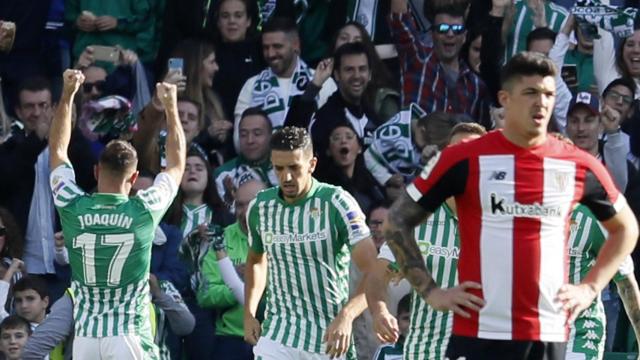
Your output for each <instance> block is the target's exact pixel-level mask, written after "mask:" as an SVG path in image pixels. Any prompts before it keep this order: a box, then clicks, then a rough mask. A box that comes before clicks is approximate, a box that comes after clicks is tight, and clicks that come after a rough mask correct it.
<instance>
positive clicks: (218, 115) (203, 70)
mask: <svg viewBox="0 0 640 360" xmlns="http://www.w3.org/2000/svg"><path fill="white" fill-rule="evenodd" d="M171 56H172V57H176V58H182V59H184V70H183V71H184V75H186V77H187V78H186V81H187V83H186V90H185V92H184V95H185V96H186V97H188V98H190V99H193V101H194V102H195V103H199V104H201V105H202V113H201V116H202V117H203V118H204V129H205V130H206V131H205V130H203V131H202V132H201V133H200V135H199V136H198V138H197V140H196V142H197V143H199V144H201V145H202V147H203V148H204V149H205V151H206V153H207V155H208V156H209V158H210V159H209V160H210V161H211V162H212V163H213V164H215V165H216V166H217V165H220V164H222V163H223V162H224V161H226V160H228V159H229V158H231V157H232V156H233V155H234V150H233V146H232V143H231V131H232V128H233V123H232V122H231V121H229V120H227V119H226V117H225V114H224V109H223V108H222V102H221V101H220V98H219V97H218V95H217V94H216V93H215V92H214V91H213V88H212V86H213V78H214V76H215V75H216V73H217V72H218V70H219V67H218V63H217V62H216V53H215V51H214V48H213V44H211V43H210V42H207V41H203V40H194V39H186V40H184V41H182V42H181V43H180V44H178V46H177V47H176V48H175V49H174V51H173V52H172V54H171Z"/></svg>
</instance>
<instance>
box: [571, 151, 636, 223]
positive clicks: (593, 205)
mask: <svg viewBox="0 0 640 360" xmlns="http://www.w3.org/2000/svg"><path fill="white" fill-rule="evenodd" d="M580 203H582V204H583V205H585V206H586V207H588V208H589V210H591V212H592V213H593V214H594V215H595V217H596V218H597V219H598V220H599V221H605V220H609V219H611V218H612V217H613V216H614V215H616V214H617V213H618V212H619V211H620V210H621V209H622V208H624V207H625V206H626V205H627V201H626V199H625V198H624V195H622V194H621V193H620V191H619V190H618V189H617V188H616V186H615V184H614V182H613V180H612V178H611V176H610V175H609V172H608V171H607V170H606V168H605V167H604V165H603V164H602V163H601V162H600V161H598V160H596V159H595V158H593V159H589V161H588V163H587V168H586V170H585V176H584V191H583V194H582V199H580Z"/></svg>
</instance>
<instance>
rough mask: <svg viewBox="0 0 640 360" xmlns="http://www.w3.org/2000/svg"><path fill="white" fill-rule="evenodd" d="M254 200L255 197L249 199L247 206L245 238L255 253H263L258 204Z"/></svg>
mask: <svg viewBox="0 0 640 360" xmlns="http://www.w3.org/2000/svg"><path fill="white" fill-rule="evenodd" d="M256 202H257V201H256V199H253V200H251V202H250V203H249V206H248V207H247V215H246V216H247V228H248V230H249V234H248V236H247V238H248V241H249V246H250V247H251V250H253V252H255V253H258V254H262V253H264V246H263V244H262V238H261V237H260V213H259V211H260V210H259V208H260V205H256ZM263 204H264V203H263Z"/></svg>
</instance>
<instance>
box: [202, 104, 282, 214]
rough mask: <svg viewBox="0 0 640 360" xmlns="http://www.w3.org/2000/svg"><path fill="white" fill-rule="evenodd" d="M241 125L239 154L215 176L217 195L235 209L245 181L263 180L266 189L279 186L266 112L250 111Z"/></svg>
mask: <svg viewBox="0 0 640 360" xmlns="http://www.w3.org/2000/svg"><path fill="white" fill-rule="evenodd" d="M239 126H240V131H239V132H240V149H239V150H240V151H239V155H238V156H237V157H235V158H233V159H231V160H229V161H227V162H226V163H224V164H222V166H220V167H218V168H217V169H216V170H215V171H214V173H213V178H214V179H215V184H216V189H217V191H218V196H219V197H220V198H221V199H222V200H223V201H224V203H225V204H226V205H227V207H229V208H230V209H233V202H234V194H235V192H236V190H237V189H238V187H239V186H240V185H241V184H242V183H243V182H246V181H248V180H251V179H254V180H260V181H261V182H263V183H265V184H266V185H267V187H271V186H273V185H275V184H277V183H278V179H277V177H276V175H275V172H274V171H273V165H271V159H270V157H269V154H270V148H269V143H270V141H271V132H272V131H271V121H269V117H268V115H267V113H266V112H264V110H262V109H260V108H248V109H247V110H245V111H244V113H243V114H242V118H241V119H240V123H239Z"/></svg>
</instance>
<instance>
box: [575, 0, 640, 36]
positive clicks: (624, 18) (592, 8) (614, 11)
mask: <svg viewBox="0 0 640 360" xmlns="http://www.w3.org/2000/svg"><path fill="white" fill-rule="evenodd" d="M571 12H572V13H573V14H574V15H575V17H576V18H577V19H578V20H579V21H585V22H588V23H589V24H593V25H596V26H598V27H601V28H603V29H604V30H607V31H609V32H611V33H613V34H614V35H616V36H619V37H623V38H626V37H629V36H631V35H633V24H634V19H635V18H636V15H637V13H638V9H635V8H624V9H623V8H619V7H615V6H610V5H605V4H602V3H601V2H600V0H578V1H577V2H576V5H575V6H574V7H573V9H571Z"/></svg>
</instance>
